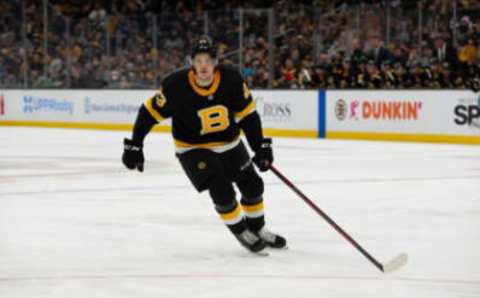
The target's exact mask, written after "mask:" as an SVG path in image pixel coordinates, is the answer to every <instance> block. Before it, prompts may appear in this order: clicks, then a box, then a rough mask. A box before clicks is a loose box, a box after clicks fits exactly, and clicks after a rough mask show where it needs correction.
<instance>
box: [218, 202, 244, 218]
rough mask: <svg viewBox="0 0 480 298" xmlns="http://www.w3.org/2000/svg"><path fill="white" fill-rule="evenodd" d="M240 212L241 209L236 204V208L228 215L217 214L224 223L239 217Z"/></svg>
mask: <svg viewBox="0 0 480 298" xmlns="http://www.w3.org/2000/svg"><path fill="white" fill-rule="evenodd" d="M241 212H242V209H241V208H240V205H239V204H237V207H235V209H233V211H230V212H228V213H219V214H220V217H221V218H222V219H223V220H224V221H232V220H234V219H236V218H238V217H240V214H241Z"/></svg>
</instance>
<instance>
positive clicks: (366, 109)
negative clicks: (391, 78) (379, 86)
mask: <svg viewBox="0 0 480 298" xmlns="http://www.w3.org/2000/svg"><path fill="white" fill-rule="evenodd" d="M421 109H422V102H420V101H416V102H411V101H377V102H371V101H364V102H363V103H362V117H363V119H365V120H369V119H374V120H418V118H419V115H420V111H421Z"/></svg>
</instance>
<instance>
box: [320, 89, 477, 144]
mask: <svg viewBox="0 0 480 298" xmlns="http://www.w3.org/2000/svg"><path fill="white" fill-rule="evenodd" d="M326 97H327V115H326V116H327V138H353V139H356V138H359V139H380V140H406V141H408V140H411V141H427V142H429V141H433V142H435V141H440V142H457V141H461V142H466V143H476V142H477V141H478V138H479V137H480V128H479V125H478V124H479V122H480V109H479V102H478V101H479V96H478V95H475V94H474V93H473V92H471V91H468V90H467V91H456V90H445V91H444V90H442V91H431V90H429V91H420V90H412V91H410V90H409V91H406V90H405V91H404V90H402V91H385V90H382V91H375V90H368V91H366V90H365V91H364V90H352V91H327V95H326Z"/></svg>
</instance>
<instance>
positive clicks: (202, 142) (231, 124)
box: [122, 36, 286, 252]
mask: <svg viewBox="0 0 480 298" xmlns="http://www.w3.org/2000/svg"><path fill="white" fill-rule="evenodd" d="M190 58H191V67H190V68H189V69H183V70H180V71H177V72H175V73H173V74H171V75H169V76H167V77H166V78H165V79H164V80H163V82H162V86H161V88H160V89H159V90H158V92H157V93H156V94H155V95H153V96H152V97H151V98H149V99H147V100H146V101H145V103H144V104H143V106H142V107H141V108H140V110H139V113H138V116H137V119H136V121H135V124H134V128H133V135H132V138H131V139H125V140H124V152H123V156H122V161H123V163H124V165H125V166H126V167H127V168H128V169H130V170H135V169H137V170H138V171H140V172H142V171H143V165H144V155H143V151H142V148H143V141H144V139H145V136H146V135H147V134H148V133H149V131H150V130H151V128H152V127H153V126H154V125H155V124H157V123H158V122H160V121H162V120H164V119H166V118H172V134H173V138H174V142H175V150H176V156H177V157H178V159H179V161H180V164H181V165H182V168H183V169H184V171H185V173H186V174H187V176H188V178H189V179H190V181H191V182H192V184H193V185H194V187H195V188H196V190H197V191H199V192H202V191H204V190H208V191H209V193H210V196H211V198H212V200H213V203H214V205H215V209H216V211H217V212H218V214H219V215H220V217H221V218H222V220H223V221H224V223H225V224H226V225H227V227H228V228H229V229H230V231H231V232H232V233H233V235H235V237H236V238H237V239H238V241H239V242H240V243H241V244H242V245H243V246H244V247H246V248H247V249H248V250H250V251H252V252H259V251H261V250H263V249H264V248H265V247H266V246H269V247H274V248H283V247H285V246H286V240H285V238H283V237H282V236H279V235H276V234H274V233H272V232H270V231H268V230H267V229H266V228H265V218H264V210H263V209H264V206H263V190H264V184H263V180H262V179H261V178H260V176H259V175H258V174H257V172H256V170H255V168H254V167H253V165H252V160H253V163H255V165H256V166H257V167H258V169H259V170H260V171H262V172H264V171H268V170H269V168H270V165H271V164H272V162H273V152H272V148H271V144H272V140H271V139H268V138H264V136H263V133H262V126H261V122H260V117H259V115H258V113H257V112H256V110H255V102H254V101H253V99H252V96H251V94H250V91H249V89H248V87H247V85H246V84H245V83H244V81H243V79H242V77H241V75H240V73H239V72H238V71H236V70H234V69H233V68H230V67H228V66H225V65H219V64H217V59H216V48H215V46H214V45H213V44H212V42H211V40H210V39H209V38H208V37H206V36H205V37H201V38H200V39H198V40H197V41H196V43H195V44H194V46H193V48H192V51H191V57H190ZM240 130H242V131H243V132H244V134H245V136H246V138H247V141H248V144H249V145H250V148H251V149H252V150H253V151H254V152H255V155H254V157H253V159H252V160H251V159H250V156H249V154H248V152H247V149H246V147H245V145H244V143H243V142H242V140H241V138H240ZM233 183H235V184H236V185H237V187H238V189H239V190H240V192H241V196H242V197H241V200H240V202H238V201H237V199H236V197H235V190H234V188H233Z"/></svg>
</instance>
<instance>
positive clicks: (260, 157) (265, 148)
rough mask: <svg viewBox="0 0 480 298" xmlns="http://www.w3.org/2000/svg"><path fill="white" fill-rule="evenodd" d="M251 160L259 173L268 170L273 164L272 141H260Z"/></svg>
mask: <svg viewBox="0 0 480 298" xmlns="http://www.w3.org/2000/svg"><path fill="white" fill-rule="evenodd" d="M252 160H253V162H254V163H255V165H257V167H258V169H259V170H260V172H265V171H268V170H269V169H270V165H271V164H272V163H273V151H272V139H263V140H262V142H261V143H260V147H259V148H258V149H257V151H256V152H255V156H254V157H253V159H252Z"/></svg>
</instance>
